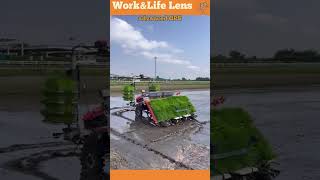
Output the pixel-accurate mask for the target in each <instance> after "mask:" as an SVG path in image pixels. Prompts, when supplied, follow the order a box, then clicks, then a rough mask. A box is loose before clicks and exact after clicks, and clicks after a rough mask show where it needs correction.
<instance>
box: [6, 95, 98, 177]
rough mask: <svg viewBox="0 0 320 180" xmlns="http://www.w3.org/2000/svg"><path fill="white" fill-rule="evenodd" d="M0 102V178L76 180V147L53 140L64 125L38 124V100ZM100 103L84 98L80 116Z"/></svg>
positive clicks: (15, 97)
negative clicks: (54, 135) (54, 134)
mask: <svg viewBox="0 0 320 180" xmlns="http://www.w3.org/2000/svg"><path fill="white" fill-rule="evenodd" d="M97 94H98V93H97ZM0 99H1V101H0V179H5V180H11V179H12V180H13V179H26V180H37V179H39V180H41V179H48V180H62V179H69V180H78V179H79V177H80V169H81V165H80V160H79V153H80V147H77V146H76V145H74V144H73V143H71V142H68V141H64V140H63V138H58V139H55V138H53V136H52V134H53V133H57V132H58V133H60V132H62V128H63V127H65V126H64V125H52V124H46V123H44V122H42V120H43V117H42V115H41V114H40V110H41V109H42V108H43V107H42V105H41V103H40V101H41V99H42V97H41V96H40V95H38V94H29V95H20V94H19V93H18V94H7V95H0ZM100 101H101V100H100V99H99V98H98V96H97V95H96V94H95V93H92V94H87V95H85V96H84V97H83V99H82V101H81V104H80V110H81V113H84V112H85V111H87V110H88V109H89V108H90V107H91V106H94V105H96V104H97V103H99V102H100Z"/></svg>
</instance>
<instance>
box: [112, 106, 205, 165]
mask: <svg viewBox="0 0 320 180" xmlns="http://www.w3.org/2000/svg"><path fill="white" fill-rule="evenodd" d="M112 109H113V110H116V109H120V110H119V111H115V112H112V113H111V114H112V115H114V116H118V117H120V118H123V119H125V120H128V121H130V122H135V120H134V119H131V118H128V117H126V116H124V115H123V113H125V112H128V111H134V109H133V108H126V107H122V108H121V107H115V108H112ZM191 121H192V122H194V123H193V124H192V126H191V127H187V128H183V129H180V130H178V131H174V132H171V133H169V134H167V135H165V136H162V137H160V138H158V139H154V140H151V141H150V143H149V144H142V143H140V142H137V141H136V140H134V139H132V138H130V137H128V136H126V135H125V134H122V133H120V132H118V131H116V130H114V129H113V128H111V127H110V131H111V133H113V134H114V135H115V136H118V137H120V138H122V139H124V140H126V141H128V142H130V143H132V144H135V145H137V146H140V147H141V148H143V149H146V150H148V151H150V152H153V153H154V154H156V155H159V156H161V157H162V158H164V159H167V160H169V161H170V162H171V163H174V164H176V165H177V166H178V167H181V168H185V169H188V170H193V168H191V167H189V166H188V165H186V164H184V163H182V162H179V161H176V160H175V159H174V158H172V157H170V156H167V155H165V154H164V153H162V152H160V151H157V150H155V149H153V148H151V147H150V146H149V145H150V144H153V143H156V142H159V141H162V140H165V139H167V138H170V137H172V136H174V135H177V134H180V133H184V132H186V131H188V130H190V129H193V128H198V129H197V130H196V131H195V132H194V134H196V133H199V132H200V131H201V130H202V129H203V125H205V124H207V123H209V122H210V121H204V122H201V121H198V120H196V119H193V120H191Z"/></svg>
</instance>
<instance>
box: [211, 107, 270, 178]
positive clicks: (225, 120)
mask: <svg viewBox="0 0 320 180" xmlns="http://www.w3.org/2000/svg"><path fill="white" fill-rule="evenodd" d="M211 142H212V143H213V145H214V148H213V152H214V154H223V153H230V152H234V151H238V150H241V149H243V148H246V149H247V150H248V153H247V154H243V155H238V156H231V157H227V158H224V159H218V160H214V161H215V162H212V163H211V164H212V165H213V167H212V169H213V171H215V170H217V171H215V172H220V173H227V172H232V171H235V170H239V169H241V168H244V167H255V166H258V164H259V163H261V162H264V161H267V160H271V159H273V158H274V157H275V155H274V153H273V151H272V148H271V146H270V144H269V143H268V142H267V140H266V139H265V138H264V137H263V135H262V134H261V133H260V132H259V130H258V129H257V128H256V127H255V126H254V124H253V121H252V119H251V117H250V115H249V114H248V113H247V112H246V111H244V110H243V109H241V108H225V109H221V110H212V112H211Z"/></svg>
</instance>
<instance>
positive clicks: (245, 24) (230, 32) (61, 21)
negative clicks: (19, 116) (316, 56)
mask: <svg viewBox="0 0 320 180" xmlns="http://www.w3.org/2000/svg"><path fill="white" fill-rule="evenodd" d="M212 2H213V3H211V9H212V11H211V13H212V14H211V32H212V33H211V53H212V54H218V53H223V54H226V53H228V52H229V51H230V50H233V49H237V50H240V51H242V52H245V53H247V54H248V55H251V56H254V55H255V56H260V57H261V56H262V57H269V56H272V55H273V53H274V51H276V50H278V49H281V48H295V49H306V48H311V49H316V50H319V46H318V43H319V42H320V33H319V32H320V21H318V17H319V16H320V11H319V7H320V1H319V0H281V1H279V0H278V1H277V0H273V1H272V0H214V1H212ZM71 36H73V37H76V38H77V39H78V41H80V42H87V41H90V42H91V41H92V40H96V39H107V40H108V39H109V2H108V1H107V0H67V1H66V0H28V1H23V0H1V3H0V38H3V37H10V38H18V39H22V40H24V41H28V42H32V43H52V44H65V43H68V42H69V41H68V39H69V38H70V37H71Z"/></svg>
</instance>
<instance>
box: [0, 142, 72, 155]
mask: <svg viewBox="0 0 320 180" xmlns="http://www.w3.org/2000/svg"><path fill="white" fill-rule="evenodd" d="M72 144H73V143H70V142H45V143H38V144H14V145H11V146H8V147H4V148H0V154H3V153H11V152H14V151H22V150H28V149H38V148H50V147H57V146H67V145H72Z"/></svg>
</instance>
